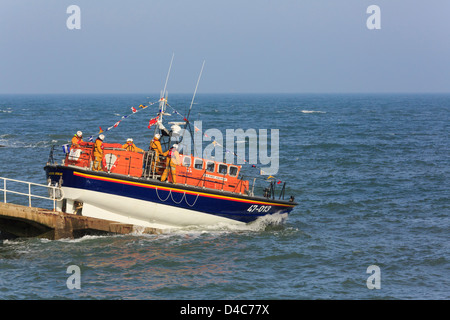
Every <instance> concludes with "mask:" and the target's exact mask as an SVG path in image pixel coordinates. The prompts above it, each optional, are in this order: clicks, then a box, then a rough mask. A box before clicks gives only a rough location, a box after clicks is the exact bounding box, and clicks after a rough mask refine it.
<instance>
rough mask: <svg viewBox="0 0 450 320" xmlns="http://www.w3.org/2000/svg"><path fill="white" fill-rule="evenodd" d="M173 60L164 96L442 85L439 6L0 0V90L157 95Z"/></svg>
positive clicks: (444, 7)
mask: <svg viewBox="0 0 450 320" xmlns="http://www.w3.org/2000/svg"><path fill="white" fill-rule="evenodd" d="M70 5H77V6H78V7H79V9H80V14H79V20H77V21H79V26H80V28H79V29H69V28H68V26H67V20H70V21H71V22H72V23H73V22H74V21H75V20H73V16H72V11H70V12H69V13H67V8H68V7H69V6H70ZM371 5H377V6H378V7H379V9H380V11H379V13H380V14H379V16H378V17H379V19H378V20H377V21H378V22H379V25H380V27H381V28H380V29H369V28H368V27H367V20H368V19H369V20H370V21H372V20H371V19H373V18H374V16H373V12H372V11H371V12H370V13H367V8H368V7H369V6H371ZM172 55H174V60H173V65H172V69H171V73H170V78H169V82H168V87H167V89H168V91H169V93H192V92H193V91H194V89H195V86H196V82H197V78H198V76H199V73H200V69H201V66H202V63H203V61H205V67H204V70H203V73H202V77H201V80H200V83H199V87H198V93H391V92H401V93H434V92H450V1H449V0H430V1H419V0H395V1H394V0H370V1H367V0H239V1H238V0H227V1H218V0H189V1H187V0H128V1H123V0H121V1H115V0H95V1H92V0H70V1H67V0H0V93H2V94H8V93H14V94H15V93H42V94H46V93H157V92H160V90H162V89H163V87H164V82H165V79H166V75H167V71H168V69H169V64H170V61H171V58H172Z"/></svg>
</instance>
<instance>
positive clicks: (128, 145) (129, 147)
mask: <svg viewBox="0 0 450 320" xmlns="http://www.w3.org/2000/svg"><path fill="white" fill-rule="evenodd" d="M122 149H125V150H127V151H130V152H144V150H142V149H141V148H138V147H136V145H135V144H134V143H133V139H132V138H128V139H127V143H125V144H124V145H123V146H122Z"/></svg>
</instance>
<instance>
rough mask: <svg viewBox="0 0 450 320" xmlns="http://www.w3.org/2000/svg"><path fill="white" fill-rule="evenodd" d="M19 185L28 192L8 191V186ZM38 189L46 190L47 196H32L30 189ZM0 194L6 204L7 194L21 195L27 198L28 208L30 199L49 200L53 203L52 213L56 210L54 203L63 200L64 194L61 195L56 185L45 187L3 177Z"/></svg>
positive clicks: (0, 179)
mask: <svg viewBox="0 0 450 320" xmlns="http://www.w3.org/2000/svg"><path fill="white" fill-rule="evenodd" d="M6 182H9V184H7V183H6ZM13 183H14V184H16V183H18V184H21V185H26V186H27V189H28V192H20V191H14V190H8V186H9V185H11V184H13ZM32 186H34V187H39V188H46V189H47V191H48V194H49V196H48V197H46V196H42V195H37V194H32V192H31V189H32V188H31V187H32ZM0 192H1V193H2V194H3V202H4V203H6V202H7V197H6V196H7V194H8V193H9V194H18V195H22V196H27V197H28V206H29V207H31V199H32V198H38V199H44V200H50V201H52V202H53V211H55V210H56V201H60V200H62V199H63V198H64V194H63V190H62V189H61V188H60V187H59V186H58V185H50V184H49V185H45V184H38V183H33V182H28V181H21V180H15V179H9V178H4V177H0Z"/></svg>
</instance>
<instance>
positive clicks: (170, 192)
mask: <svg viewBox="0 0 450 320" xmlns="http://www.w3.org/2000/svg"><path fill="white" fill-rule="evenodd" d="M155 190H156V196H157V197H158V199H159V201H162V202H166V201H167V199H169V197H170V195H171V194H172V190H169V195H168V196H167V198H166V200H163V199H161V198H160V197H159V194H158V188H155ZM172 200H173V199H172Z"/></svg>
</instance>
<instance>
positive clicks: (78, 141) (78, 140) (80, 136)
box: [72, 131, 87, 148]
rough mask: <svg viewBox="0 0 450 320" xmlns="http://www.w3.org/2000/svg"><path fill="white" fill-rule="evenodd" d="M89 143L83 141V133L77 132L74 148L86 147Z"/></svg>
mask: <svg viewBox="0 0 450 320" xmlns="http://www.w3.org/2000/svg"><path fill="white" fill-rule="evenodd" d="M86 144H87V143H86V142H84V141H83V132H81V131H77V133H76V134H74V135H73V138H72V148H79V147H80V146H85V145H86Z"/></svg>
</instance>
